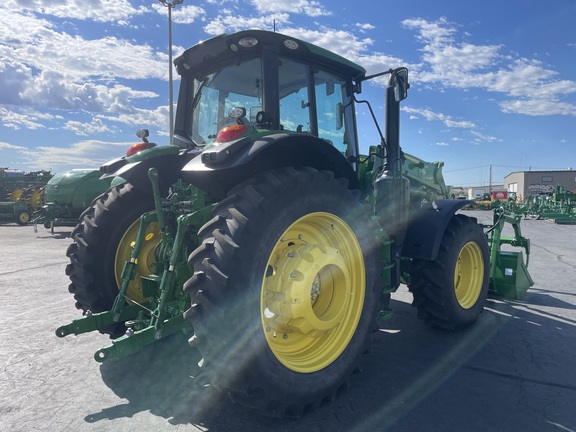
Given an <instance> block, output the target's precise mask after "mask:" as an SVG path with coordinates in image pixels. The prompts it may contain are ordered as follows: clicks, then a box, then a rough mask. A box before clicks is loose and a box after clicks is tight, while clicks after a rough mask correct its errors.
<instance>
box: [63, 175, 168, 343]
mask: <svg viewBox="0 0 576 432" xmlns="http://www.w3.org/2000/svg"><path fill="white" fill-rule="evenodd" d="M153 208H154V201H153V198H152V196H151V195H148V194H146V193H144V192H142V191H140V190H138V189H136V188H134V187H133V186H132V185H131V184H129V183H124V184H120V185H117V186H114V187H112V188H110V189H108V190H107V191H106V192H104V193H103V194H102V195H100V196H99V197H97V198H96V199H94V201H93V202H92V204H91V205H90V207H88V208H87V209H86V210H85V211H84V212H83V213H82V215H81V216H80V223H79V224H78V225H77V226H76V227H75V228H74V230H73V231H72V239H73V240H74V242H73V243H72V244H71V245H70V246H68V250H67V251H66V255H67V256H68V257H69V258H70V264H68V266H67V267H66V274H67V275H68V276H69V277H70V281H71V283H70V286H69V288H68V290H69V291H70V292H71V293H72V294H74V298H75V300H76V307H77V308H78V309H81V310H83V311H84V312H86V311H88V310H89V311H91V312H93V313H97V312H102V311H106V310H109V309H110V308H111V307H112V305H113V303H114V299H115V298H116V296H117V295H118V287H119V284H120V283H121V278H120V275H121V272H122V268H123V266H124V263H125V262H126V261H127V260H128V259H129V258H130V254H131V251H132V246H133V244H134V240H135V238H136V235H137V233H138V229H139V227H140V221H139V218H140V216H141V215H142V214H143V213H145V212H147V211H150V210H152V209H153ZM159 239H160V236H159V228H158V224H155V223H153V224H151V225H150V226H149V227H148V230H147V235H146V240H145V241H144V244H143V246H142V248H141V253H140V255H139V256H138V260H137V264H138V266H137V273H136V277H135V278H134V280H133V281H132V282H131V283H130V285H129V287H128V291H127V295H128V297H130V298H132V299H134V300H137V301H139V302H140V301H142V300H143V296H142V282H141V279H140V275H148V274H151V273H152V272H153V270H154V268H153V267H154V263H155V258H154V248H155V246H156V244H157V243H158V241H159ZM123 331H124V325H123V324H122V323H120V324H119V325H116V326H111V327H109V328H106V329H104V330H103V331H102V332H103V333H108V334H110V335H111V336H112V337H116V336H118V335H120V334H122V333H123Z"/></svg>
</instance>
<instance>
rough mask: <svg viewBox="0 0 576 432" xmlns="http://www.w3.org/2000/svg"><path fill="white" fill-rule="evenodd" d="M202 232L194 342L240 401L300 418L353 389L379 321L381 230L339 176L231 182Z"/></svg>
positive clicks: (288, 173)
mask: <svg viewBox="0 0 576 432" xmlns="http://www.w3.org/2000/svg"><path fill="white" fill-rule="evenodd" d="M214 216H215V217H214V219H212V221H210V222H208V223H207V224H206V225H205V226H204V227H202V229H201V230H200V232H199V236H200V237H201V238H202V239H203V243H202V245H201V246H200V247H199V248H198V249H197V250H196V251H194V252H193V253H192V254H191V255H190V264H191V266H193V268H194V269H195V274H194V276H193V277H192V278H191V279H190V280H189V281H188V282H187V283H186V284H185V290H187V291H188V292H189V293H190V297H191V300H192V306H191V308H190V309H189V310H188V311H187V312H186V314H185V317H186V318H187V319H189V320H190V321H191V322H192V325H193V326H194V331H195V335H194V337H193V338H192V340H191V342H192V343H193V344H194V345H196V346H197V347H198V348H199V350H200V351H201V353H202V355H203V357H204V361H205V362H206V363H207V364H208V365H209V366H211V367H212V369H213V382H214V384H215V385H216V386H217V387H219V388H221V389H223V390H225V391H227V392H228V394H229V395H230V396H231V398H232V399H233V400H234V401H236V402H239V403H241V404H243V405H245V406H248V407H250V408H252V409H255V410H257V411H260V412H261V413H263V414H266V415H269V416H274V417H283V416H290V417H298V416H300V415H301V414H302V412H303V411H304V410H306V409H308V408H311V407H314V406H316V405H318V404H319V403H320V402H321V401H322V400H324V399H326V398H333V397H335V396H336V394H337V392H338V391H339V390H340V389H341V388H344V387H346V386H347V384H348V381H349V378H350V376H351V375H352V373H353V372H355V371H357V370H358V369H359V368H360V364H361V361H362V357H363V354H365V353H366V351H367V350H368V347H369V344H370V341H371V335H372V332H373V330H374V328H375V325H376V315H377V309H378V293H377V292H376V287H375V279H376V276H377V270H376V265H377V256H378V253H377V247H376V241H375V239H376V228H375V227H374V225H373V224H372V222H371V220H370V217H369V216H370V213H369V209H368V208H366V207H364V206H362V205H360V203H359V202H358V194H357V193H355V192H353V191H350V190H349V189H348V187H347V182H346V181H345V180H343V179H334V176H333V174H332V173H329V172H318V171H316V170H314V169H311V168H303V169H300V170H296V169H293V168H285V169H281V170H276V171H271V172H268V173H264V174H262V175H260V176H259V177H257V178H255V179H252V180H249V181H247V182H245V183H243V184H241V185H239V186H238V187H236V188H234V189H233V190H232V191H231V192H230V193H229V194H228V197H227V198H226V199H224V200H223V201H222V202H220V203H219V204H218V205H217V206H216V208H215V209H214Z"/></svg>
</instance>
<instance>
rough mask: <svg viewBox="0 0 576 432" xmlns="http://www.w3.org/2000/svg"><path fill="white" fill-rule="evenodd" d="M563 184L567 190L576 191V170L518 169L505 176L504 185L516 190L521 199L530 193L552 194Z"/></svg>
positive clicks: (508, 188)
mask: <svg viewBox="0 0 576 432" xmlns="http://www.w3.org/2000/svg"><path fill="white" fill-rule="evenodd" d="M558 185H562V186H564V187H565V188H566V190H567V191H576V171H575V170H573V169H572V168H570V169H568V170H565V171H517V172H512V173H510V174H508V175H507V176H506V177H504V187H505V188H506V189H507V190H508V191H509V192H516V194H517V195H519V200H522V199H524V198H525V197H527V196H529V195H540V194H551V193H553V192H554V189H556V186H558Z"/></svg>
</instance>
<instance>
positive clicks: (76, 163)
mask: <svg viewBox="0 0 576 432" xmlns="http://www.w3.org/2000/svg"><path fill="white" fill-rule="evenodd" d="M134 142H136V140H135V141H134ZM134 142H107V141H100V140H85V141H79V142H76V143H74V144H72V145H71V146H69V147H56V146H41V147H36V148H34V150H22V151H21V152H20V153H21V154H22V155H24V156H26V157H27V158H28V159H29V161H28V166H29V167H30V168H31V169H46V167H50V168H51V169H52V170H54V171H56V172H58V171H62V170H68V169H71V167H74V168H98V167H99V166H100V165H102V164H103V163H104V162H106V161H108V160H110V159H112V158H115V157H118V156H119V155H123V154H124V153H125V152H126V150H127V149H128V148H129V147H130V146H131V145H132V144H134Z"/></svg>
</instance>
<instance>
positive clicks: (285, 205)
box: [56, 31, 531, 417]
mask: <svg viewBox="0 0 576 432" xmlns="http://www.w3.org/2000/svg"><path fill="white" fill-rule="evenodd" d="M174 63H175V65H176V68H177V71H178V73H179V74H180V76H181V81H180V93H179V97H178V103H177V111H176V117H175V123H174V140H173V142H172V143H171V145H169V146H156V145H154V144H152V143H149V142H148V141H147V139H146V137H147V135H148V134H147V131H141V133H139V136H140V137H141V138H143V142H142V143H140V144H138V145H137V146H136V147H133V148H131V149H130V151H129V153H128V154H127V156H125V157H122V158H118V159H115V160H113V161H110V162H109V163H107V164H105V165H104V166H102V167H101V172H102V174H103V176H104V177H105V178H113V177H119V178H122V179H124V180H125V181H124V182H123V183H120V184H116V185H114V186H112V187H111V188H109V189H108V190H107V191H106V192H104V193H103V194H102V195H100V196H99V197H97V198H96V199H95V200H94V201H92V203H91V204H90V205H89V207H88V208H87V209H86V210H85V211H84V212H83V213H82V215H81V217H80V223H79V224H78V225H77V226H76V227H75V228H74V230H73V232H72V238H73V243H72V244H71V245H70V246H69V248H68V251H67V255H68V257H69V259H70V263H69V264H68V266H67V268H66V272H67V274H68V276H69V277H70V281H71V283H70V286H69V290H70V292H71V293H73V294H74V298H75V300H76V307H77V308H78V309H80V310H82V311H83V314H84V316H83V317H81V318H78V319H77V320H74V321H73V322H72V323H70V324H68V325H64V326H62V327H60V328H58V329H57V331H56V334H57V335H58V336H59V337H64V336H66V335H69V334H75V335H78V334H81V333H86V332H90V331H99V332H101V333H106V334H108V335H110V336H111V337H112V338H113V341H112V344H111V345H110V346H108V347H104V348H102V349H100V350H98V351H97V352H96V354H95V359H96V360H97V361H99V362H103V361H108V360H111V359H114V358H118V357H122V356H126V355H138V351H139V350H140V349H141V348H142V347H143V346H146V345H150V344H152V343H154V342H155V341H157V340H159V339H162V338H164V337H166V336H168V335H170V334H172V333H175V332H186V333H188V334H189V335H190V336H191V337H190V340H189V341H190V344H192V345H193V346H195V347H196V348H197V349H198V350H199V351H200V353H201V354H202V357H203V360H202V365H203V367H204V368H205V369H206V371H207V375H208V376H209V377H210V378H211V382H212V383H213V384H214V385H215V387H216V388H218V389H222V390H223V391H225V392H226V393H227V394H228V395H229V396H230V397H231V398H232V400H234V401H236V402H237V403H240V404H242V405H244V406H246V407H249V408H251V409H253V410H256V411H258V412H260V413H263V414H265V415H269V416H277V417H281V416H290V417H298V416H300V415H301V414H302V413H303V412H304V411H306V410H308V409H310V408H314V407H317V406H318V405H319V404H320V403H321V402H322V401H323V400H326V399H330V398H333V397H335V396H336V395H337V393H338V392H339V391H340V390H341V389H342V388H344V387H345V386H346V385H347V383H348V381H349V379H350V378H351V376H352V375H353V373H354V372H355V371H357V370H358V369H359V368H360V367H361V364H362V362H363V359H364V357H365V353H366V352H367V350H368V348H369V346H370V343H371V340H372V338H373V335H374V329H375V328H376V326H377V319H378V318H383V317H385V316H387V315H388V313H389V308H390V295H391V293H393V292H394V291H396V290H397V289H398V287H399V286H400V284H402V283H405V284H407V285H408V287H409V288H410V290H411V291H412V293H413V295H414V305H415V307H416V308H417V310H418V317H419V318H421V319H422V320H424V321H425V323H426V324H428V325H430V326H432V327H437V328H442V329H447V330H454V329H463V328H466V327H468V326H470V325H472V324H473V323H474V322H476V321H477V319H478V318H479V317H480V314H481V313H482V310H483V306H484V301H485V299H486V296H487V294H488V291H489V290H490V289H491V290H493V291H495V292H496V293H497V294H505V295H508V296H512V297H518V296H520V295H521V294H522V292H524V291H525V290H526V289H527V287H528V286H529V285H531V279H530V276H529V275H528V271H527V269H526V264H527V263H525V262H524V261H523V260H524V258H523V255H522V254H521V253H518V252H514V253H515V255H509V252H508V251H507V250H504V249H506V248H509V247H510V248H518V247H519V248H523V249H524V250H525V251H526V254H528V253H529V241H528V240H527V239H525V238H523V237H522V235H521V233H520V230H519V219H518V218H517V217H515V216H513V215H510V214H509V213H506V212H505V211H503V212H502V213H499V214H498V215H497V216H496V219H495V221H494V223H493V224H491V225H490V226H488V227H486V226H482V225H480V224H479V223H478V222H477V220H476V219H475V218H472V217H468V216H465V215H464V214H462V213H461V212H459V210H460V209H461V208H462V207H463V206H465V205H468V204H470V203H471V201H468V200H461V199H448V194H449V192H448V189H447V188H446V185H445V183H444V179H443V177H442V165H443V164H442V163H440V162H433V163H430V162H425V161H423V160H421V159H419V158H417V157H415V156H412V155H409V154H407V153H404V152H403V151H402V150H401V148H400V127H399V125H400V103H401V101H402V100H404V99H405V98H406V97H407V94H408V89H409V84H408V70H407V69H406V68H404V67H400V68H396V69H390V70H387V71H385V72H382V73H378V74H375V75H367V74H366V70H365V69H364V68H363V67H361V66H359V65H357V64H355V63H353V62H351V61H348V60H346V59H344V58H342V57H340V56H338V55H336V54H334V53H332V52H329V51H327V50H324V49H322V48H320V47H318V46H315V45H312V44H309V43H306V42H304V41H302V40H298V39H295V38H292V37H289V36H285V35H282V34H279V33H271V32H265V31H242V32H239V33H235V34H231V35H221V36H218V37H215V38H213V39H210V40H207V41H205V42H203V43H201V44H198V45H196V46H193V47H191V48H189V49H188V50H186V51H184V53H183V54H182V55H181V56H180V57H178V58H177V59H176V60H175V62H174ZM384 77H386V78H387V83H388V84H387V88H386V121H385V128H384V133H382V132H381V130H380V127H377V130H378V133H379V136H378V137H377V141H376V142H378V145H375V146H372V147H370V149H369V151H368V152H367V153H368V154H367V155H361V154H360V153H359V145H358V132H357V128H356V119H355V113H356V106H357V105H358V104H365V105H366V107H367V108H368V109H369V111H370V112H371V113H373V111H372V108H371V105H370V104H369V103H368V102H367V101H363V100H359V99H358V98H357V96H358V95H359V94H361V92H362V87H363V85H365V84H366V82H367V81H370V80H379V79H383V78H384ZM372 117H373V118H374V122H375V123H376V125H377V126H378V123H377V121H376V118H375V116H374V114H372ZM510 223H511V224H512V226H513V227H514V228H515V229H514V232H515V234H514V237H512V238H506V237H504V236H503V235H502V234H503V228H504V226H505V224H510ZM159 349H160V348H159ZM167 373H170V372H169V371H167Z"/></svg>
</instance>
